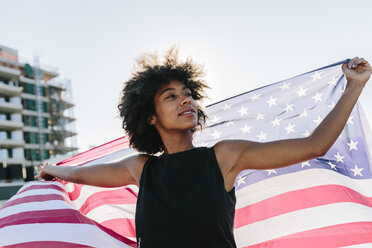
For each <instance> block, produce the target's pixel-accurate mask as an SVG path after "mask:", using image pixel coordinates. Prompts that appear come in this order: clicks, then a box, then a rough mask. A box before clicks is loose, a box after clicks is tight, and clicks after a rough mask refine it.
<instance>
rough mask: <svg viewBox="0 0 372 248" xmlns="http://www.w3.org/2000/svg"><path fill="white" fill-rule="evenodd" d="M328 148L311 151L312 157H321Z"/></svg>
mask: <svg viewBox="0 0 372 248" xmlns="http://www.w3.org/2000/svg"><path fill="white" fill-rule="evenodd" d="M328 150H329V148H321V149H315V151H314V152H313V154H314V158H318V157H323V156H324V155H326V153H327V152H328Z"/></svg>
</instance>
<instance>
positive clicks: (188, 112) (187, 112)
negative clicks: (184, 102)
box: [178, 108, 196, 116]
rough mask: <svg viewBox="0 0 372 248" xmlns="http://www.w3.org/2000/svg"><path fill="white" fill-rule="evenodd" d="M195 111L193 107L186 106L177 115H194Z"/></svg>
mask: <svg viewBox="0 0 372 248" xmlns="http://www.w3.org/2000/svg"><path fill="white" fill-rule="evenodd" d="M195 113H196V111H195V109H193V108H186V109H184V110H182V111H181V113H179V114H178V116H188V115H195Z"/></svg>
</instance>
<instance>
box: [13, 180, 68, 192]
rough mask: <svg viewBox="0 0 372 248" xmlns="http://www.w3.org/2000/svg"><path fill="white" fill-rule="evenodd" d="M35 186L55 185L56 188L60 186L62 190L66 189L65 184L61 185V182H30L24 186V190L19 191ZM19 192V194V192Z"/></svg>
mask: <svg viewBox="0 0 372 248" xmlns="http://www.w3.org/2000/svg"><path fill="white" fill-rule="evenodd" d="M34 185H41V186H48V185H55V186H58V187H60V188H61V189H63V190H64V189H65V188H64V186H63V184H62V183H59V182H53V181H47V182H45V181H32V182H28V183H26V184H25V185H23V187H22V188H20V189H19V191H22V190H25V189H27V188H29V187H31V186H34ZM19 191H18V192H19Z"/></svg>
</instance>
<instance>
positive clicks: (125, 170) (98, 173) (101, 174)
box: [36, 154, 149, 187]
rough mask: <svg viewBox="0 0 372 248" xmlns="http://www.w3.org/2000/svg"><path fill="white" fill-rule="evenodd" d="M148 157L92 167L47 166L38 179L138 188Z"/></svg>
mask: <svg viewBox="0 0 372 248" xmlns="http://www.w3.org/2000/svg"><path fill="white" fill-rule="evenodd" d="M148 157H149V156H148V155H143V154H140V155H135V156H131V157H129V158H125V159H123V160H121V161H119V162H115V163H109V164H97V165H92V166H53V165H49V166H45V167H44V168H43V169H42V170H41V172H40V174H39V175H38V176H36V178H42V179H45V180H52V179H53V178H55V177H56V178H60V179H62V180H65V181H69V182H74V183H81V184H87V185H93V186H99V187H119V186H125V185H129V184H135V185H137V186H138V183H139V180H140V177H141V173H142V168H143V165H144V164H145V162H146V161H147V159H148Z"/></svg>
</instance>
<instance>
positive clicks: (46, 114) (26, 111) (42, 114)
mask: <svg viewBox="0 0 372 248" xmlns="http://www.w3.org/2000/svg"><path fill="white" fill-rule="evenodd" d="M21 106H22V105H21ZM0 109H1V108H0ZM22 114H23V115H34V116H37V115H38V114H37V111H34V110H28V109H23V110H22ZM41 116H43V117H48V118H50V114H49V113H44V112H42V113H41Z"/></svg>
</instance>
